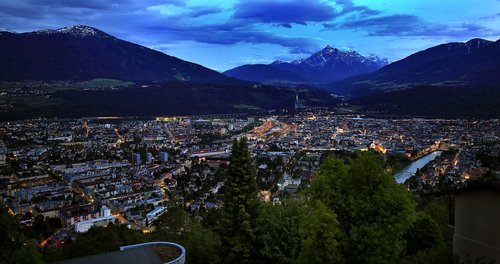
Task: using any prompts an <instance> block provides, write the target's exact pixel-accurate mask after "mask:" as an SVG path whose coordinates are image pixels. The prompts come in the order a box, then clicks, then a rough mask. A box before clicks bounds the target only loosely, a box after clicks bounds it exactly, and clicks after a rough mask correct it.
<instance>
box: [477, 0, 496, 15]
mask: <svg viewBox="0 0 500 264" xmlns="http://www.w3.org/2000/svg"><path fill="white" fill-rule="evenodd" d="M498 1H500V0H498ZM497 17H500V13H496V14H493V15H489V16H483V17H480V18H479V19H493V18H497Z"/></svg>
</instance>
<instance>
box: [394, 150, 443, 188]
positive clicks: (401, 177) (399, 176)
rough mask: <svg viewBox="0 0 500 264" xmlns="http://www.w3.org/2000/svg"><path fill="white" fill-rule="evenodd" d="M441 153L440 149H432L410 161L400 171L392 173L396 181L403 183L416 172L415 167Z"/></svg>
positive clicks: (417, 167)
mask: <svg viewBox="0 0 500 264" xmlns="http://www.w3.org/2000/svg"><path fill="white" fill-rule="evenodd" d="M440 155H441V151H434V152H432V153H430V154H427V155H425V156H423V157H421V158H420V159H418V160H416V161H414V162H412V163H411V164H410V165H408V166H406V167H404V168H403V169H402V170H401V171H400V172H398V173H396V174H394V178H396V182H397V183H403V182H405V181H406V179H408V178H410V177H411V176H413V175H414V174H415V172H417V169H420V168H422V167H423V166H425V164H427V163H429V162H431V161H433V160H434V159H435V158H436V157H437V156H440Z"/></svg>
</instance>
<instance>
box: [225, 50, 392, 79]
mask: <svg viewBox="0 0 500 264" xmlns="http://www.w3.org/2000/svg"><path fill="white" fill-rule="evenodd" d="M387 63H388V61H387V59H381V58H379V57H377V56H375V55H371V56H368V57H364V56H362V55H360V54H359V53H357V52H356V51H342V50H340V49H338V48H333V47H331V46H326V47H325V48H324V49H322V50H320V51H318V52H316V53H314V54H312V55H311V56H310V57H308V58H305V59H301V60H294V61H291V62H284V61H275V62H273V63H271V64H250V65H242V66H239V67H236V68H234V69H231V70H228V71H225V72H224V74H225V75H227V76H230V77H234V78H238V79H241V80H247V81H253V82H260V83H265V84H276V85H284V86H296V85H299V84H304V83H305V84H310V85H318V84H322V83H328V82H333V81H337V80H341V79H345V78H347V77H351V76H356V75H360V74H365V73H369V72H372V71H375V70H377V69H379V68H381V67H383V66H385V65H387Z"/></svg>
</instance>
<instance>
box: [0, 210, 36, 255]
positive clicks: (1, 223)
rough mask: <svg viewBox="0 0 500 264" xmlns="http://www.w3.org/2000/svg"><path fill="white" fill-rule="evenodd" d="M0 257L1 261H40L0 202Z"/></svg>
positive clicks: (16, 223) (17, 224) (33, 248)
mask: <svg viewBox="0 0 500 264" xmlns="http://www.w3.org/2000/svg"><path fill="white" fill-rule="evenodd" d="M0 259H1V260H2V263H6V264H10V263H42V261H41V259H40V254H39V253H38V252H37V251H36V249H35V247H34V246H33V245H31V243H28V242H27V241H26V238H25V236H24V234H23V233H22V232H21V229H20V226H19V223H18V222H17V221H15V220H14V219H13V218H12V217H11V216H10V215H9V214H8V213H7V209H6V208H5V207H4V205H3V204H0Z"/></svg>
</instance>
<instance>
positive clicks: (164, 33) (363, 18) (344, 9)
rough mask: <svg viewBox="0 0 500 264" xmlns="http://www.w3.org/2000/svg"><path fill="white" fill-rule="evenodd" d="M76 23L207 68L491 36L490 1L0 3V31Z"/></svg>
mask: <svg viewBox="0 0 500 264" xmlns="http://www.w3.org/2000/svg"><path fill="white" fill-rule="evenodd" d="M74 24H85V25H89V26H93V27H96V28H99V29H101V30H103V31H105V32H108V33H110V34H112V35H115V36H117V37H119V38H122V39H125V40H129V41H132V42H136V43H139V44H142V45H145V46H148V47H151V48H154V49H157V50H161V51H163V52H165V53H167V54H170V55H173V56H176V57H179V58H181V59H184V60H188V61H193V62H196V63H200V64H202V65H205V66H207V67H210V68H213V69H215V70H219V71H222V70H227V69H230V68H233V67H235V66H239V65H241V64H247V63H270V62H272V61H274V60H277V59H279V60H292V59H297V58H303V57H307V56H308V55H309V54H311V53H312V52H315V51H317V50H319V49H321V48H322V47H324V46H326V45H327V44H329V45H331V46H334V47H339V48H341V49H354V50H356V51H358V52H360V53H361V54H363V55H369V54H372V53H373V54H376V55H379V56H382V57H387V58H388V59H389V60H391V61H393V60H398V59H401V58H403V57H405V56H407V55H410V54H411V53H413V52H416V51H418V50H421V49H424V48H428V47H431V46H434V45H437V44H440V43H444V42H450V41H466V40H468V39H471V38H475V37H481V38H487V39H491V40H496V39H498V38H499V37H500V1H499V0H392V1H391V0H381V1H377V0H359V1H350V0H336V1H334V0H332V1H320V0H258V1H250V0H230V1H224V0H221V1H208V0H205V1H203V0H165V1H162V0H151V1H148V0H109V1H108V0H2V1H0V27H1V28H6V29H11V30H14V31H18V32H25V31H33V30H39V29H46V28H61V27H65V26H69V25H74Z"/></svg>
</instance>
